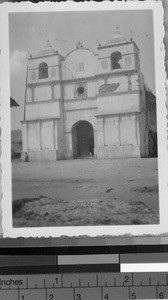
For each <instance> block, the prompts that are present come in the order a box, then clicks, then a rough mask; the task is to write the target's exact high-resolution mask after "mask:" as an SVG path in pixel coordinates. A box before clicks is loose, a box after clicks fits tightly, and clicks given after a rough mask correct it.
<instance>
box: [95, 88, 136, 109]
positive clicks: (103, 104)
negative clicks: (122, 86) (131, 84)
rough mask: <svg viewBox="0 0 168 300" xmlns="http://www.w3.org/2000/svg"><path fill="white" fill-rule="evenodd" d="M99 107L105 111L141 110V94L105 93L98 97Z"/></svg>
mask: <svg viewBox="0 0 168 300" xmlns="http://www.w3.org/2000/svg"><path fill="white" fill-rule="evenodd" d="M98 109H99V111H105V112H109V111H110V112H113V113H117V112H129V111H130V112H132V111H139V96H138V93H137V94H121V95H114V94H113V95H112V94H109V95H108V94H105V95H102V96H99V97H98Z"/></svg>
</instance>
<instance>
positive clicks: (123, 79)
mask: <svg viewBox="0 0 168 300" xmlns="http://www.w3.org/2000/svg"><path fill="white" fill-rule="evenodd" d="M107 83H108V84H113V83H120V85H119V87H118V88H117V89H116V90H115V91H114V93H115V92H116V93H118V92H125V91H128V79H127V76H116V77H109V78H108V80H107Z"/></svg>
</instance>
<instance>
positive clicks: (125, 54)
mask: <svg viewBox="0 0 168 300" xmlns="http://www.w3.org/2000/svg"><path fill="white" fill-rule="evenodd" d="M121 55H122V56H127V55H135V53H134V52H129V53H121ZM110 56H111V55H109V56H103V57H99V58H98V59H99V60H101V59H107V58H108V59H110Z"/></svg>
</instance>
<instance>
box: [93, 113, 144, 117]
mask: <svg viewBox="0 0 168 300" xmlns="http://www.w3.org/2000/svg"><path fill="white" fill-rule="evenodd" d="M140 113H141V112H139V111H132V112H131V111H130V112H104V113H100V114H99V113H98V114H96V115H95V117H96V118H104V117H106V116H123V115H136V114H137V115H139V114H140Z"/></svg>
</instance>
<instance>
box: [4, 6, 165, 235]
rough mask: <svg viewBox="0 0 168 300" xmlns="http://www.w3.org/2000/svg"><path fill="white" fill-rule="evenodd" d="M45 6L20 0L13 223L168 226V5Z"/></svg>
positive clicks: (15, 17)
mask: <svg viewBox="0 0 168 300" xmlns="http://www.w3.org/2000/svg"><path fill="white" fill-rule="evenodd" d="M40 5H41V6H40ZM45 5H46V9H45V6H44V5H43V4H40V3H39V8H40V9H37V7H36V8H35V9H33V5H32V4H31V5H30V9H28V6H25V10H24V9H23V7H24V6H23V5H22V6H19V5H18V9H16V8H17V6H15V9H14V8H13V7H12V9H11V10H9V11H8V16H7V22H6V23H7V28H8V42H9V44H8V47H9V49H8V56H9V91H8V96H9V97H10V107H9V115H10V128H9V135H10V139H9V141H10V164H11V199H10V201H6V204H5V202H3V207H2V213H4V222H7V218H8V217H9V219H10V222H9V223H10V226H11V228H12V229H14V230H16V232H20V231H19V230H20V229H21V230H23V232H25V234H28V236H29V235H33V234H34V233H33V230H36V228H39V232H40V228H45V229H46V230H48V231H46V232H48V233H49V232H50V230H49V229H50V227H52V228H53V227H54V228H55V233H54V234H56V235H57V232H58V231H57V230H59V229H60V228H62V230H63V231H62V232H63V233H64V234H66V232H67V231H66V228H69V230H70V229H71V228H75V229H76V228H80V229H81V230H82V231H81V232H82V234H86V232H87V235H89V234H90V230H91V231H92V229H93V228H95V234H96V235H99V233H100V234H102V233H106V231H101V228H104V229H106V228H107V229H108V233H109V232H113V231H115V232H120V229H121V233H123V228H125V229H124V232H125V233H131V228H132V227H133V228H134V230H135V232H136V228H139V229H138V230H141V229H140V228H142V227H143V228H144V225H158V226H159V225H160V224H161V223H162V220H161V216H162V213H161V210H162V212H163V206H164V203H165V202H166V197H167V195H166V193H163V192H162V185H164V184H165V182H166V178H165V179H163V177H164V176H163V174H164V165H165V163H166V159H167V157H166V156H165V153H166V140H164V139H165V137H166V106H165V101H166V91H165V84H164V80H165V66H164V64H165V62H164V56H165V54H164V46H163V38H164V27H163V20H162V17H163V16H162V7H161V6H162V5H160V4H159V3H155V2H153V3H150V4H149V5H148V4H147V3H143V4H142V3H141V6H140V5H139V4H138V3H137V5H136V3H132V4H131V3H129V4H128V3H125V4H124V6H122V8H121V5H119V3H118V4H117V5H116V4H115V3H110V4H109V5H110V7H111V9H109V7H107V9H106V5H105V4H103V6H100V9H97V8H98V6H95V9H94V6H93V7H92V6H89V8H90V9H89V8H88V7H86V5H85V6H84V5H82V4H81V9H79V6H77V8H76V9H74V10H73V9H72V8H71V9H69V10H68V9H67V10H66V9H65V10H59V6H58V9H55V10H53V9H51V10H50V5H51V4H49V3H48V4H45ZM26 7H27V8H26ZM55 7H56V6H55ZM85 7H86V8H85ZM156 11H157V12H158V20H156V15H157V14H156ZM157 39H158V41H157ZM158 53H159V55H158ZM161 81H163V82H162V84H161V85H160V82H161ZM160 177H162V179H163V182H162V183H161V184H160V180H159V178H160ZM9 188H10V185H9ZM4 195H5V194H4ZM9 202H11V204H10V206H9V207H8V212H9V214H8V216H7V215H5V213H6V212H7V208H6V205H7V203H9ZM3 208H4V211H3ZM9 215H10V216H9ZM142 225H143V226H142ZM88 226H89V230H88ZM85 228H87V231H85ZM145 228H147V232H148V229H149V228H151V226H145ZM110 230H111V231H110ZM28 232H31V233H30V234H29V233H28ZM34 232H35V231H34ZM52 232H54V231H52ZM59 232H61V231H59ZM76 232H78V234H80V230H78V231H76ZM32 233H33V234H32ZM72 234H73V231H72ZM115 234H116V233H115ZM9 235H10V234H9ZM41 235H43V230H41ZM49 235H52V234H51V233H50V234H49Z"/></svg>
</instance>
